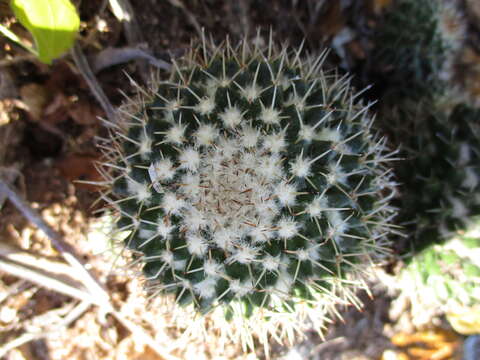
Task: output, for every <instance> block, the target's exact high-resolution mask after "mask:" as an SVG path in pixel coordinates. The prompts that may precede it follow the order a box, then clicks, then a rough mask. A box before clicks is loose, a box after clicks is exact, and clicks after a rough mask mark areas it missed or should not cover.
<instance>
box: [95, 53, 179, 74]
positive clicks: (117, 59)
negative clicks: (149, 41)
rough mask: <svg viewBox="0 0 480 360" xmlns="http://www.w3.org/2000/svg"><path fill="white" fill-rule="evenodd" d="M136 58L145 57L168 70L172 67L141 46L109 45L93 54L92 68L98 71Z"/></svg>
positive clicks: (152, 63) (153, 63)
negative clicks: (115, 46)
mask: <svg viewBox="0 0 480 360" xmlns="http://www.w3.org/2000/svg"><path fill="white" fill-rule="evenodd" d="M136 59H145V60H147V61H148V62H149V63H150V64H151V65H153V66H155V67H157V68H160V69H164V70H167V71H170V69H171V68H172V65H170V64H169V63H167V62H166V61H163V60H160V59H157V58H155V57H154V56H152V55H151V54H149V53H148V52H147V51H146V50H143V49H141V48H139V47H122V48H112V47H107V48H106V49H103V50H102V51H100V52H99V53H97V54H95V56H93V61H92V70H93V72H95V73H97V72H99V71H101V70H103V69H105V68H107V67H110V66H113V65H118V64H123V63H126V62H129V61H131V60H136Z"/></svg>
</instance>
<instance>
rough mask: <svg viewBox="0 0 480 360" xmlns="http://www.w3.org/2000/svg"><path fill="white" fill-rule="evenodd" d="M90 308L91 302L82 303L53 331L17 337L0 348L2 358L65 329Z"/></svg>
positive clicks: (46, 330) (43, 330) (27, 333)
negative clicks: (27, 344) (31, 342)
mask: <svg viewBox="0 0 480 360" xmlns="http://www.w3.org/2000/svg"><path fill="white" fill-rule="evenodd" d="M89 307H90V303H89V302H80V303H79V304H78V305H77V306H75V308H73V309H72V310H70V311H69V312H68V313H67V315H66V316H65V317H64V318H63V319H62V320H61V321H60V322H59V323H58V324H56V325H55V326H54V328H53V329H50V330H48V329H42V330H41V331H35V332H25V333H23V334H22V335H20V336H18V337H16V338H15V339H13V340H12V341H10V342H8V343H6V344H4V345H3V346H1V347H0V358H2V357H3V356H5V355H6V354H7V353H8V352H9V351H10V350H13V349H15V348H17V347H19V346H21V345H23V344H26V343H28V342H30V341H33V340H36V339H40V338H43V337H45V336H46V335H48V334H51V333H52V332H55V331H60V330H62V329H64V328H65V327H66V326H68V325H69V324H71V323H72V322H73V321H75V320H76V319H78V318H79V317H80V316H81V315H82V314H83V313H84V312H85V311H87V309H88V308H89Z"/></svg>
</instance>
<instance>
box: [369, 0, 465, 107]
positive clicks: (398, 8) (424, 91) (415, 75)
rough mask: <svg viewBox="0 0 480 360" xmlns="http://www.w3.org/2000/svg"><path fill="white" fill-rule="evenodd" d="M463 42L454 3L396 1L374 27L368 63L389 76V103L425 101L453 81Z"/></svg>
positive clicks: (461, 23)
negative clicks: (402, 99) (405, 99)
mask: <svg viewBox="0 0 480 360" xmlns="http://www.w3.org/2000/svg"><path fill="white" fill-rule="evenodd" d="M465 39H466V26H465V21H464V19H463V15H462V13H461V11H460V10H459V4H458V1H457V0H398V1H396V2H395V3H394V6H392V7H391V8H390V9H389V10H388V12H387V13H386V14H385V17H384V19H383V21H382V22H381V23H380V24H379V26H378V28H377V34H376V36H375V39H374V43H375V52H374V55H373V56H374V59H375V61H374V62H373V63H374V64H375V66H376V68H378V67H380V68H383V69H384V70H387V71H388V81H389V82H391V83H392V88H393V91H394V92H395V94H393V95H392V96H393V97H394V98H396V97H398V94H399V93H400V94H401V95H402V96H409V97H410V98H412V99H413V98H416V97H418V96H429V95H430V94H432V93H433V91H435V90H436V89H439V88H441V89H443V88H444V82H445V81H451V80H452V79H453V77H454V65H455V62H456V60H457V57H458V55H459V51H460V50H461V48H462V46H463V44H464V42H465ZM394 101H395V100H394Z"/></svg>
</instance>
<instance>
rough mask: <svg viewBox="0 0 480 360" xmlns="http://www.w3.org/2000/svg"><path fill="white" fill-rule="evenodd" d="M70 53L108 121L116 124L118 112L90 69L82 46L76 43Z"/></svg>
mask: <svg viewBox="0 0 480 360" xmlns="http://www.w3.org/2000/svg"><path fill="white" fill-rule="evenodd" d="M70 52H71V54H72V58H73V60H74V61H75V65H77V68H78V70H79V71H80V73H81V74H82V76H83V78H84V79H85V81H86V82H87V84H88V87H89V88H90V90H91V91H92V93H93V95H94V96H95V98H96V99H97V101H98V102H99V103H100V105H101V106H102V108H103V110H104V111H105V114H106V115H107V119H108V120H109V121H110V122H111V123H112V124H116V123H117V112H116V111H115V109H114V108H113V105H112V104H111V103H110V100H108V98H107V95H105V92H104V91H103V89H102V87H101V86H100V84H99V83H98V81H97V78H96V77H95V74H94V73H93V71H92V69H91V68H90V65H89V64H88V61H87V59H86V58H85V55H84V54H83V51H82V49H81V48H80V45H78V43H75V45H74V46H73V48H72V50H70Z"/></svg>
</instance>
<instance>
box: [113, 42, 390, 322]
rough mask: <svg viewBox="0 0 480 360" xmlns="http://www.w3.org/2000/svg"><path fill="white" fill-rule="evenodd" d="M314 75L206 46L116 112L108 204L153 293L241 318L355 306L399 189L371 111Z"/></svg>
mask: <svg viewBox="0 0 480 360" xmlns="http://www.w3.org/2000/svg"><path fill="white" fill-rule="evenodd" d="M322 62H323V56H322V57H319V58H317V59H315V60H313V61H310V60H309V61H303V60H301V58H300V55H299V54H298V53H295V52H292V53H290V52H289V51H288V50H287V49H283V50H281V51H276V50H275V49H274V48H273V46H269V47H268V49H266V50H261V49H260V48H259V47H255V48H253V49H251V48H249V46H248V45H247V44H246V43H242V45H241V46H239V47H238V48H232V47H231V46H230V45H225V46H221V47H213V46H212V47H208V46H203V47H199V48H196V49H195V50H194V51H192V53H191V54H190V55H189V56H187V57H186V58H185V59H183V60H181V61H180V62H179V63H178V64H176V71H175V73H174V74H172V75H171V78H170V79H169V80H168V81H162V82H160V83H159V84H158V89H156V90H155V91H152V92H146V91H145V90H141V94H140V97H141V100H135V101H134V102H133V103H132V104H133V105H134V106H133V107H134V108H135V110H133V111H132V110H131V109H130V110H128V111H123V112H124V115H125V116H124V117H125V122H126V126H125V129H123V130H118V129H117V130H116V131H115V132H114V137H113V145H112V146H111V147H110V148H109V149H111V151H110V152H108V154H107V158H109V159H110V160H109V161H107V162H106V163H105V164H104V165H105V167H107V168H112V169H113V170H112V171H111V172H110V175H109V176H110V177H109V179H110V182H111V184H112V185H113V188H112V189H111V194H110V196H109V199H108V201H109V203H110V204H112V205H114V206H115V207H116V208H117V209H118V210H119V213H120V216H119V220H118V222H117V228H118V229H119V230H128V231H130V235H129V236H128V237H127V238H126V240H125V244H126V246H127V247H128V248H129V249H131V250H132V251H133V253H134V254H135V257H136V259H137V261H139V262H141V263H142V264H143V272H144V275H145V277H146V279H147V283H148V284H149V289H150V291H152V292H164V293H170V294H173V296H174V297H175V299H176V301H177V303H181V304H193V305H194V307H195V308H196V309H197V310H200V311H201V312H207V311H209V310H211V309H213V308H214V307H216V306H217V305H222V304H223V305H226V308H227V315H228V314H229V311H230V310H229V309H231V308H229V306H230V305H232V304H234V303H235V304H241V306H242V309H243V310H242V312H243V315H244V316H246V317H248V316H249V315H251V314H252V312H254V311H257V310H258V309H264V310H271V311H274V312H286V311H293V310H295V307H296V305H298V304H307V305H308V306H313V305H315V304H318V301H320V300H321V301H323V303H324V304H327V305H328V306H327V307H331V308H333V306H334V305H337V304H339V303H340V304H348V303H352V302H354V303H355V297H354V295H353V290H355V289H356V288H358V285H360V284H361V282H355V281H352V278H357V277H359V276H360V275H361V274H362V273H363V272H364V271H365V270H366V269H367V267H368V265H370V264H371V263H372V261H374V260H376V259H377V260H378V258H379V256H380V257H381V256H382V255H383V254H385V253H386V252H387V250H386V245H387V244H388V242H387V239H386V235H387V234H388V233H389V232H390V231H391V230H390V226H389V222H390V219H391V218H392V217H393V216H394V213H395V212H394V209H393V208H392V207H391V206H390V204H389V200H390V198H391V197H392V196H393V193H394V190H395V183H394V182H393V181H392V179H391V178H392V173H391V172H390V170H389V169H388V168H386V166H385V163H386V162H387V160H388V157H389V156H390V154H387V153H386V152H385V147H384V142H385V141H384V139H378V138H376V136H375V135H373V134H372V132H371V125H372V121H373V120H372V117H371V116H370V115H369V112H368V106H362V105H361V104H359V103H358V102H357V99H356V98H355V96H354V95H353V93H352V90H351V89H350V88H349V82H348V80H347V79H346V78H339V77H338V76H336V75H335V74H333V73H331V74H327V73H324V71H323V70H322ZM366 264H368V265H366ZM317 311H319V310H317Z"/></svg>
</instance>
